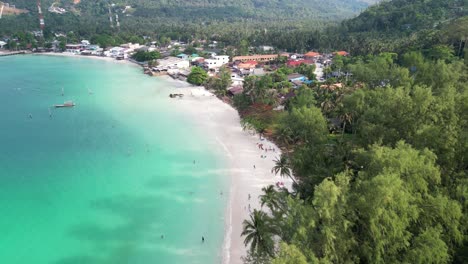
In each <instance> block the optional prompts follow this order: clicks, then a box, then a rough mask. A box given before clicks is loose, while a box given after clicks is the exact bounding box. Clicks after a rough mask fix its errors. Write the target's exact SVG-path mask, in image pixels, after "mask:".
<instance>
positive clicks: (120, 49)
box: [65, 40, 141, 59]
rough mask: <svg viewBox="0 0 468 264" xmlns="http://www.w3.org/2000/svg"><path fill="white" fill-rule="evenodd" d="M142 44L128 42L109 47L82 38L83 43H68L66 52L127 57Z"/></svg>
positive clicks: (118, 57)
mask: <svg viewBox="0 0 468 264" xmlns="http://www.w3.org/2000/svg"><path fill="white" fill-rule="evenodd" d="M140 47H141V46H140V44H138V43H137V44H133V43H127V44H122V45H120V46H117V47H112V48H108V49H104V48H101V47H100V46H99V45H92V44H91V43H90V42H89V41H88V40H82V41H81V43H76V44H66V45H65V52H67V53H72V54H76V55H94V56H104V57H112V58H116V59H127V58H129V57H130V54H131V53H133V52H135V51H136V50H138V49H139V48H140Z"/></svg>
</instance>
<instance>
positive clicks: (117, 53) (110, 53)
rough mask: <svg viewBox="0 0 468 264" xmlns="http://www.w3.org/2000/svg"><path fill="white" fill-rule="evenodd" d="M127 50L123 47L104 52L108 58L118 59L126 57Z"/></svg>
mask: <svg viewBox="0 0 468 264" xmlns="http://www.w3.org/2000/svg"><path fill="white" fill-rule="evenodd" d="M124 51H125V49H124V48H122V47H113V48H112V49H110V50H109V51H106V52H104V54H105V55H106V56H107V57H113V58H116V57H118V56H124Z"/></svg>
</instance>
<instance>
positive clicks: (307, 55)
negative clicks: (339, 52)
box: [304, 51, 320, 58]
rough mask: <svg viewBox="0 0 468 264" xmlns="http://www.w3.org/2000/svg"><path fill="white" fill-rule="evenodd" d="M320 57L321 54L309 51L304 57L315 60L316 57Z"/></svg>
mask: <svg viewBox="0 0 468 264" xmlns="http://www.w3.org/2000/svg"><path fill="white" fill-rule="evenodd" d="M318 56H320V53H318V52H315V51H309V52H307V53H306V54H304V57H306V58H315V57H318Z"/></svg>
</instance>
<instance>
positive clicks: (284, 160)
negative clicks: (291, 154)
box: [271, 155, 297, 184]
mask: <svg viewBox="0 0 468 264" xmlns="http://www.w3.org/2000/svg"><path fill="white" fill-rule="evenodd" d="M271 172H274V173H275V175H277V174H278V173H279V174H280V176H281V177H285V176H288V177H289V178H290V179H291V180H292V181H293V182H294V183H295V184H297V182H296V180H294V177H293V176H292V174H291V168H290V167H289V160H288V157H286V156H285V155H281V157H280V158H279V159H278V158H276V160H275V166H274V167H273V168H272V169H271Z"/></svg>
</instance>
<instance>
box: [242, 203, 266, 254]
mask: <svg viewBox="0 0 468 264" xmlns="http://www.w3.org/2000/svg"><path fill="white" fill-rule="evenodd" d="M243 226H244V227H243V229H244V230H243V231H242V234H241V236H245V240H244V245H245V246H248V245H249V244H250V252H251V253H257V254H259V255H265V254H267V255H269V256H273V250H274V241H273V227H272V226H271V220H270V218H269V217H268V216H267V214H266V213H264V212H262V211H258V210H254V211H253V213H252V214H251V215H250V220H244V222H243Z"/></svg>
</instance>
